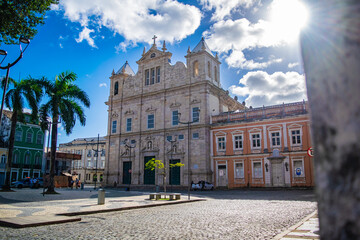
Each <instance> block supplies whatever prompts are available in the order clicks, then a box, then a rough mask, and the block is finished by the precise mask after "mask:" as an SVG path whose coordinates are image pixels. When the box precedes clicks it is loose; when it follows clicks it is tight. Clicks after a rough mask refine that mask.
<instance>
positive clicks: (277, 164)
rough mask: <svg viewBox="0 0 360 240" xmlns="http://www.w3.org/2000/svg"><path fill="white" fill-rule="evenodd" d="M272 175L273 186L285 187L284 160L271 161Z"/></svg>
mask: <svg viewBox="0 0 360 240" xmlns="http://www.w3.org/2000/svg"><path fill="white" fill-rule="evenodd" d="M271 175H272V185H273V187H283V186H285V179H284V168H283V163H282V160H280V161H276V160H273V161H272V162H271Z"/></svg>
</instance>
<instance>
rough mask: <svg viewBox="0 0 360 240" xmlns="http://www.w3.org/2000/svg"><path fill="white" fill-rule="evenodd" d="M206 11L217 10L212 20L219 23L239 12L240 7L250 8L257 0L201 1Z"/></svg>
mask: <svg viewBox="0 0 360 240" xmlns="http://www.w3.org/2000/svg"><path fill="white" fill-rule="evenodd" d="M199 2H200V4H201V5H202V6H203V9H204V10H207V11H210V10H212V9H215V11H214V13H213V15H212V17H211V20H213V21H219V20H223V19H224V18H226V17H228V16H230V15H231V13H234V12H236V11H239V8H240V7H244V8H250V7H251V6H253V5H254V4H255V3H256V2H258V1H257V0H199Z"/></svg>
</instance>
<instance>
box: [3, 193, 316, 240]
mask: <svg viewBox="0 0 360 240" xmlns="http://www.w3.org/2000/svg"><path fill="white" fill-rule="evenodd" d="M124 193H125V192H122V194H124ZM130 193H133V192H130ZM133 194H134V193H133ZM192 194H194V195H196V196H199V197H204V198H206V199H207V201H201V202H193V203H185V204H178V205H168V206H159V207H154V208H143V209H134V210H127V211H122V212H110V213H101V214H92V215H85V216H82V220H81V222H75V223H65V224H58V225H49V226H42V227H32V228H25V229H11V228H5V227H0V238H1V239H271V238H273V237H274V236H275V235H277V234H279V233H280V232H282V231H284V230H286V229H287V228H289V227H290V226H292V225H294V224H295V223H297V222H299V221H300V220H301V219H303V218H304V217H305V216H307V215H309V214H310V213H312V212H313V211H314V210H316V202H315V201H314V195H313V193H312V191H308V190H279V191H268V190H266V191H265V190H259V191H255V190H249V191H245V190H239V191H213V192H195V193H194V192H193V193H192Z"/></svg>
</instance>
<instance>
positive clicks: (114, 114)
mask: <svg viewBox="0 0 360 240" xmlns="http://www.w3.org/2000/svg"><path fill="white" fill-rule="evenodd" d="M111 116H112V117H113V118H117V117H118V116H119V114H118V113H117V112H113V114H112V115H111Z"/></svg>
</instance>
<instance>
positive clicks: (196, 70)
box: [194, 61, 199, 77]
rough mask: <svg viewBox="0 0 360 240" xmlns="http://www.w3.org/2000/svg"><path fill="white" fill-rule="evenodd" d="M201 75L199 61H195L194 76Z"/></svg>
mask: <svg viewBox="0 0 360 240" xmlns="http://www.w3.org/2000/svg"><path fill="white" fill-rule="evenodd" d="M197 76H199V62H198V61H195V62H194V77H197Z"/></svg>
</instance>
